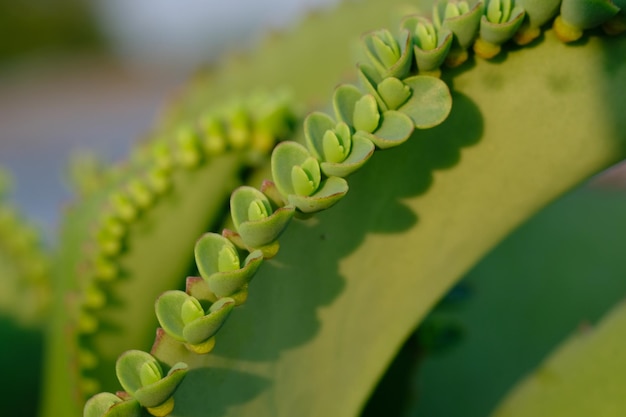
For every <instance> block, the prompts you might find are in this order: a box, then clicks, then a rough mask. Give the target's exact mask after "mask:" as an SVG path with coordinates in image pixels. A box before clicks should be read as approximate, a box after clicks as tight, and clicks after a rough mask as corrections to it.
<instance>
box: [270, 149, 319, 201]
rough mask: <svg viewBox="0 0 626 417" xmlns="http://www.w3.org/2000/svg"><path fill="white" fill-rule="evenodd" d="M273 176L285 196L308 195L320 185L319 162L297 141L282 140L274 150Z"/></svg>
mask: <svg viewBox="0 0 626 417" xmlns="http://www.w3.org/2000/svg"><path fill="white" fill-rule="evenodd" d="M272 177H273V179H274V183H275V184H276V188H278V191H280V193H281V194H282V195H283V196H284V197H287V196H289V195H291V194H298V195H301V196H307V195H310V194H312V193H313V192H315V190H317V188H318V187H319V183H320V180H321V173H320V169H319V163H318V162H317V160H316V159H315V158H313V157H311V154H310V153H309V151H308V150H307V149H306V148H305V147H304V146H302V145H300V144H298V143H295V142H282V143H280V144H279V145H278V146H276V148H274V152H272Z"/></svg>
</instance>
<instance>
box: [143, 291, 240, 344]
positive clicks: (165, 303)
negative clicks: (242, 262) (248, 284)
mask: <svg viewBox="0 0 626 417" xmlns="http://www.w3.org/2000/svg"><path fill="white" fill-rule="evenodd" d="M234 306H235V300H233V299H232V298H228V297H225V298H221V299H219V300H218V301H217V302H215V303H213V305H211V307H210V308H209V313H208V314H205V311H204V309H203V308H202V306H201V305H200V302H199V301H198V300H197V299H196V298H194V297H192V296H190V295H188V294H186V293H184V292H182V291H166V292H165V293H163V294H162V295H161V296H160V297H159V298H158V299H157V301H156V304H155V311H156V316H157V318H158V320H159V324H160V325H161V327H162V328H163V330H165V332H166V333H167V334H169V335H170V336H171V337H173V338H174V339H176V340H178V341H179V342H183V343H185V346H187V348H188V349H189V350H191V351H193V352H195V353H198V354H205V353H209V352H210V351H211V350H212V349H213V347H214V346H215V338H214V336H215V334H216V333H217V331H218V330H219V329H220V328H221V327H222V325H223V324H224V322H225V321H226V319H227V318H228V315H229V314H230V312H231V310H232V309H233V307H234Z"/></svg>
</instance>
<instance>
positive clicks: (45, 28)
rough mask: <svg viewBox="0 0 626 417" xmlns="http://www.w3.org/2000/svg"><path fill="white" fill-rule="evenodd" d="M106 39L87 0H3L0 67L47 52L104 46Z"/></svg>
mask: <svg viewBox="0 0 626 417" xmlns="http://www.w3.org/2000/svg"><path fill="white" fill-rule="evenodd" d="M103 45H104V38H103V36H102V34H101V33H100V31H99V29H98V27H97V25H96V24H95V20H94V17H93V14H92V10H91V8H90V7H89V2H87V1H83V0H21V1H13V0H0V66H2V65H5V64H7V63H8V62H11V61H13V60H15V59H18V58H21V57H25V56H29V55H33V54H47V53H64V52H71V51H88V50H92V49H97V48H102V47H103Z"/></svg>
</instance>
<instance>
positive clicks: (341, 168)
mask: <svg viewBox="0 0 626 417" xmlns="http://www.w3.org/2000/svg"><path fill="white" fill-rule="evenodd" d="M374 149H375V147H374V143H372V141H371V140H370V139H369V135H362V134H355V135H354V136H353V137H352V149H351V150H350V155H348V157H347V158H346V159H344V160H343V161H342V162H339V163H334V162H322V163H321V164H320V167H321V168H322V172H324V174H326V175H327V176H329V177H333V176H334V177H342V178H344V177H347V176H348V175H350V174H352V173H353V172H355V171H356V170H358V169H359V168H361V167H362V166H363V165H364V164H365V163H366V162H367V160H368V159H369V158H370V157H371V156H372V155H373V154H374Z"/></svg>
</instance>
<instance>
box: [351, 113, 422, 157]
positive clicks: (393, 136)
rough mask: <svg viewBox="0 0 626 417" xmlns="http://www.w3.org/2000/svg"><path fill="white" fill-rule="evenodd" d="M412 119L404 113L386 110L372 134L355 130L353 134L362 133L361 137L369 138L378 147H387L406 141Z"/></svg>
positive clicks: (411, 130)
mask: <svg viewBox="0 0 626 417" xmlns="http://www.w3.org/2000/svg"><path fill="white" fill-rule="evenodd" d="M413 130H414V127H413V121H412V120H411V118H410V117H409V116H407V115H406V114H404V113H402V112H399V111H393V110H390V111H386V112H385V113H383V117H382V122H381V124H380V127H379V128H378V129H376V131H375V132H374V133H372V134H369V135H368V134H363V132H357V133H356V134H355V136H358V135H361V134H362V135H363V136H362V137H363V138H366V139H369V140H371V141H372V142H373V143H374V144H375V145H376V146H378V147H379V148H380V149H389V148H392V147H395V146H398V145H401V144H403V143H404V142H406V141H407V140H408V139H409V137H411V133H413Z"/></svg>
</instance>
